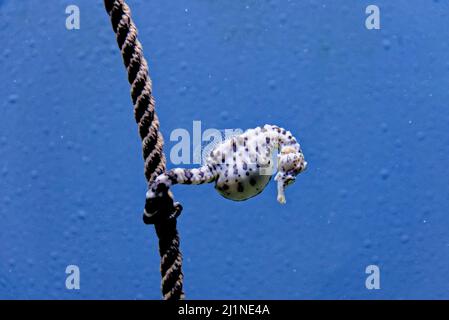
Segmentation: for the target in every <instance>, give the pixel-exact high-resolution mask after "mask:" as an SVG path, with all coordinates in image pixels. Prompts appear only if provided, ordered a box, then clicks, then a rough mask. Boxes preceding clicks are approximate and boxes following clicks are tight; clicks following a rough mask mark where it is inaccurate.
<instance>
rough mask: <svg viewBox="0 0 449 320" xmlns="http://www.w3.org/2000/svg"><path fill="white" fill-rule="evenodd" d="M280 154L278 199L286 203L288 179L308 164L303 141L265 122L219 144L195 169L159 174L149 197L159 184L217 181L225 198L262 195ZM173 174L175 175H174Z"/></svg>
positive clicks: (277, 176)
mask: <svg viewBox="0 0 449 320" xmlns="http://www.w3.org/2000/svg"><path fill="white" fill-rule="evenodd" d="M279 151H280V154H279V155H278V173H277V175H276V181H277V183H278V201H279V202H280V203H285V195H284V188H285V187H286V186H287V185H288V181H290V182H291V181H294V176H296V175H297V174H298V173H300V172H301V171H303V170H304V169H305V167H306V165H307V163H306V162H305V161H304V156H303V154H302V152H301V148H300V145H299V143H298V142H297V141H296V139H295V138H294V137H293V135H292V134H291V133H290V131H287V130H285V129H282V128H280V127H278V126H273V125H265V126H264V127H262V128H261V127H257V128H255V129H249V130H247V131H245V132H244V133H242V134H241V135H238V136H234V137H231V138H229V139H227V140H226V141H224V142H222V143H220V144H218V145H217V146H216V147H215V148H214V149H213V150H212V151H211V152H210V154H209V155H208V156H207V157H206V161H205V163H204V165H203V166H201V167H200V168H195V169H182V168H176V169H172V170H170V172H169V173H164V174H162V175H160V176H159V177H157V178H156V181H155V183H154V184H153V187H152V188H150V190H149V191H148V193H147V198H153V197H156V196H157V194H156V189H157V188H156V187H157V185H158V184H161V183H163V184H165V185H166V186H167V187H170V186H171V185H172V184H173V183H181V184H185V183H187V184H200V183H208V182H213V181H215V188H216V189H217V191H218V192H219V193H220V194H221V195H222V196H224V197H225V198H228V199H231V200H235V201H241V200H246V199H249V198H251V197H254V196H256V195H258V194H259V193H260V192H262V191H263V189H264V188H265V187H266V185H267V184H268V182H269V181H270V179H271V177H272V170H270V167H271V166H272V165H273V155H274V153H275V152H279ZM170 177H171V179H170Z"/></svg>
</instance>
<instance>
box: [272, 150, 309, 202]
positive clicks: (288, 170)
mask: <svg viewBox="0 0 449 320" xmlns="http://www.w3.org/2000/svg"><path fill="white" fill-rule="evenodd" d="M306 168H307V161H305V160H304V155H303V154H302V152H301V150H298V149H297V148H294V147H292V146H284V147H282V149H281V152H280V153H279V155H278V173H277V174H276V177H275V180H276V181H277V183H278V197H277V200H278V201H279V202H280V203H282V204H284V203H285V202H286V201H285V193H284V190H285V188H286V187H287V186H289V185H291V184H293V183H294V182H295V180H296V176H297V175H298V174H300V173H301V172H303V171H304V170H306Z"/></svg>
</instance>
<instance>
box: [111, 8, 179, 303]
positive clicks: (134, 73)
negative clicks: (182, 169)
mask: <svg viewBox="0 0 449 320" xmlns="http://www.w3.org/2000/svg"><path fill="white" fill-rule="evenodd" d="M104 4H105V8H106V11H107V13H108V14H109V16H110V17H111V22H112V28H113V30H114V32H115V33H116V35H117V44H118V46H119V48H120V50H121V53H122V56H123V61H124V64H125V67H126V69H127V72H128V81H129V83H130V84H131V97H132V101H133V104H134V116H135V119H136V122H137V124H138V126H139V134H140V137H141V138H142V148H143V157H144V159H145V177H146V178H147V180H148V182H151V181H152V180H153V179H155V178H156V177H157V176H158V175H160V174H161V173H163V172H165V169H166V168H165V164H166V160H165V155H164V153H163V150H162V149H163V145H164V140H163V138H162V134H161V133H160V131H159V120H158V117H157V115H156V113H155V110H154V105H155V103H154V99H153V95H152V84H151V79H150V77H149V73H148V65H147V61H146V60H145V58H144V56H143V50H142V45H141V43H140V42H139V40H138V39H137V28H136V26H135V24H134V22H133V20H132V19H131V11H130V9H129V7H128V5H127V4H126V3H125V1H124V0H104ZM181 209H182V207H181V206H176V205H174V204H173V198H172V196H171V193H170V192H167V195H166V196H165V197H164V199H163V201H162V203H160V204H159V206H158V211H159V212H162V216H163V217H165V218H164V219H162V220H161V219H159V220H151V217H148V215H146V214H144V222H145V223H154V224H155V228H156V233H157V236H158V237H159V252H160V255H161V276H162V282H161V287H162V294H163V297H164V299H165V300H179V299H183V298H184V292H183V273H182V255H181V252H180V251H179V234H178V230H177V228H176V217H177V216H178V215H179V214H180V211H181Z"/></svg>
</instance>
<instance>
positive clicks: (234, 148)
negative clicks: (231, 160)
mask: <svg viewBox="0 0 449 320" xmlns="http://www.w3.org/2000/svg"><path fill="white" fill-rule="evenodd" d="M232 151H234V152H236V151H237V144H236V143H235V139H232Z"/></svg>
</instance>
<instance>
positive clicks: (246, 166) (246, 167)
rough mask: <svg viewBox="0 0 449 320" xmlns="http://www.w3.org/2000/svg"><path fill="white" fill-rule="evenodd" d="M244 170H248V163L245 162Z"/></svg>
mask: <svg viewBox="0 0 449 320" xmlns="http://www.w3.org/2000/svg"><path fill="white" fill-rule="evenodd" d="M242 168H243V170H246V169H248V165H247V164H246V162H244V161H243V165H242Z"/></svg>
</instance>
